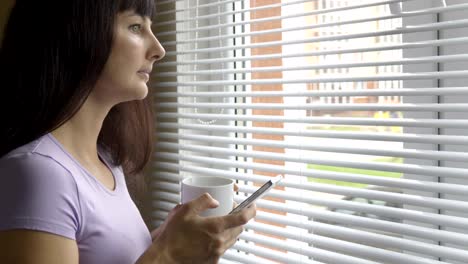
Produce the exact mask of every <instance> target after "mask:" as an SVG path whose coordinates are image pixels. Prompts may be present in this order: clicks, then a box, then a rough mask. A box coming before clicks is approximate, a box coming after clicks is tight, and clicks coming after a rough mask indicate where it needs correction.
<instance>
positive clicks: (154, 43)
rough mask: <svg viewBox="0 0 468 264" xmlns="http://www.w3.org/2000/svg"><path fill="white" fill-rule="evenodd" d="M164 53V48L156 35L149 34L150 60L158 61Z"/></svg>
mask: <svg viewBox="0 0 468 264" xmlns="http://www.w3.org/2000/svg"><path fill="white" fill-rule="evenodd" d="M164 55H166V50H164V48H163V46H162V45H161V43H160V42H159V40H158V39H157V38H156V36H154V34H151V48H150V49H149V58H150V59H151V60H154V61H158V60H160V59H162V58H164Z"/></svg>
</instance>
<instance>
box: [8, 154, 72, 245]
mask: <svg viewBox="0 0 468 264" xmlns="http://www.w3.org/2000/svg"><path fill="white" fill-rule="evenodd" d="M80 216H81V214H80V204H79V197H78V191H77V187H76V183H75V180H74V179H73V176H72V175H71V174H70V172H69V171H68V170H66V169H65V168H64V167H62V165H60V164H59V163H58V162H57V161H55V160H54V159H52V158H50V157H47V156H42V155H40V154H36V153H28V154H21V155H17V156H13V157H8V158H3V159H1V162H0V230H11V229H28V230H36V231H44V232H48V233H52V234H56V235H60V236H64V237H67V238H70V239H74V240H76V234H77V232H78V230H79V227H80Z"/></svg>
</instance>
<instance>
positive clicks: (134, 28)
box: [130, 24, 141, 33]
mask: <svg viewBox="0 0 468 264" xmlns="http://www.w3.org/2000/svg"><path fill="white" fill-rule="evenodd" d="M130 30H131V31H132V32H135V33H139V32H140V31H141V25H139V24H135V25H131V26H130Z"/></svg>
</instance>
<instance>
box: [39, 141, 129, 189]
mask: <svg viewBox="0 0 468 264" xmlns="http://www.w3.org/2000/svg"><path fill="white" fill-rule="evenodd" d="M47 136H48V137H49V138H50V139H51V140H52V141H53V142H54V143H55V144H56V145H57V146H58V147H59V148H60V150H62V151H63V153H65V155H67V156H68V157H69V158H70V159H71V160H72V161H73V162H74V163H75V164H76V165H78V166H79V167H80V169H82V170H83V171H84V172H85V173H86V174H87V175H88V176H89V177H90V178H92V180H93V181H94V182H96V183H97V184H98V185H99V187H100V188H101V189H103V190H104V191H105V192H106V193H108V194H110V195H116V194H117V191H118V190H119V189H120V187H119V184H118V181H117V177H116V176H115V173H114V170H113V168H112V166H110V164H109V162H108V161H107V159H106V155H103V153H101V151H102V150H100V149H99V148H98V156H99V158H100V159H101V161H102V162H103V163H104V165H105V166H106V167H107V168H108V169H109V171H110V172H111V174H112V177H113V178H114V189H113V190H111V189H109V188H107V187H106V186H105V185H104V184H103V183H102V182H100V181H99V180H98V179H97V178H96V177H95V176H94V175H93V174H91V172H89V171H88V170H87V169H86V168H85V167H83V166H82V165H81V163H80V162H79V161H78V160H76V159H75V158H74V157H73V155H71V154H70V153H69V152H68V151H67V150H66V149H65V147H64V146H63V145H62V144H61V143H60V142H59V141H58V140H57V139H56V138H55V137H54V135H52V134H51V133H48V134H47Z"/></svg>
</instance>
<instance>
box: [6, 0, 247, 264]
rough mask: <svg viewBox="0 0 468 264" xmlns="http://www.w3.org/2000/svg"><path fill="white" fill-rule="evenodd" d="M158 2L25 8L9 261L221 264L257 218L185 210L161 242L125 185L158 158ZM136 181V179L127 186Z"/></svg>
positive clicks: (112, 0)
mask: <svg viewBox="0 0 468 264" xmlns="http://www.w3.org/2000/svg"><path fill="white" fill-rule="evenodd" d="M153 11H154V2H153V0H99V1H96V0H66V1H64V0H43V1H37V0H16V3H15V5H14V7H13V8H12V11H11V14H10V18H9V20H8V23H7V25H6V27H5V31H4V34H3V41H2V46H1V51H0V74H1V75H0V82H1V92H0V93H1V97H0V121H1V126H0V263H3V264H9V263H14V264H29V263H35V264H56V263H57V264H58V263H60V264H77V263H82V264H85V263H86V264H93V263H97V264H106V263H112V264H119V263H122V264H130V263H138V264H146V263H154V264H156V263H164V264H166V263H169V264H170V263H217V262H218V260H219V258H220V256H221V255H222V254H223V253H224V252H225V251H226V250H227V249H228V248H229V247H230V246H232V245H233V244H234V243H235V241H236V238H237V237H238V235H239V234H240V233H241V232H242V225H244V224H245V223H247V222H248V221H249V220H250V219H251V218H253V217H254V215H255V208H254V207H252V208H248V209H245V210H243V211H242V212H240V213H237V214H235V215H229V216H225V217H212V218H203V217H200V216H199V213H200V212H202V211H203V210H206V209H207V208H212V207H216V206H217V202H216V201H215V200H213V199H212V198H211V197H210V196H209V195H203V196H201V197H200V198H198V199H197V200H195V201H193V202H190V203H188V204H185V205H179V206H176V207H175V208H174V209H173V210H172V211H171V213H170V214H169V217H168V219H167V220H166V222H165V223H164V224H163V225H162V226H161V227H160V228H158V229H157V230H154V231H153V232H152V235H151V234H150V232H149V231H148V230H147V228H146V226H145V225H144V222H143V220H142V217H141V215H140V213H139V211H138V209H137V208H136V206H135V204H134V203H133V202H132V200H131V198H130V196H129V193H128V190H127V187H126V181H125V179H126V178H127V179H132V177H136V176H137V175H139V174H141V172H142V170H143V168H144V167H145V165H146V163H147V162H148V160H149V158H150V156H151V146H152V142H151V139H152V131H151V128H152V124H151V122H152V115H151V111H150V109H151V108H150V107H151V106H150V105H151V99H150V98H149V96H147V94H148V87H147V82H148V80H149V75H150V72H151V71H152V67H153V64H154V62H156V61H158V60H160V59H161V58H162V57H163V56H164V54H165V51H164V49H163V48H162V47H161V45H160V43H159V42H158V40H157V39H156V37H155V36H154V35H153V33H152V31H151V18H152V17H153V15H154V14H153ZM124 175H125V176H124Z"/></svg>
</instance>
